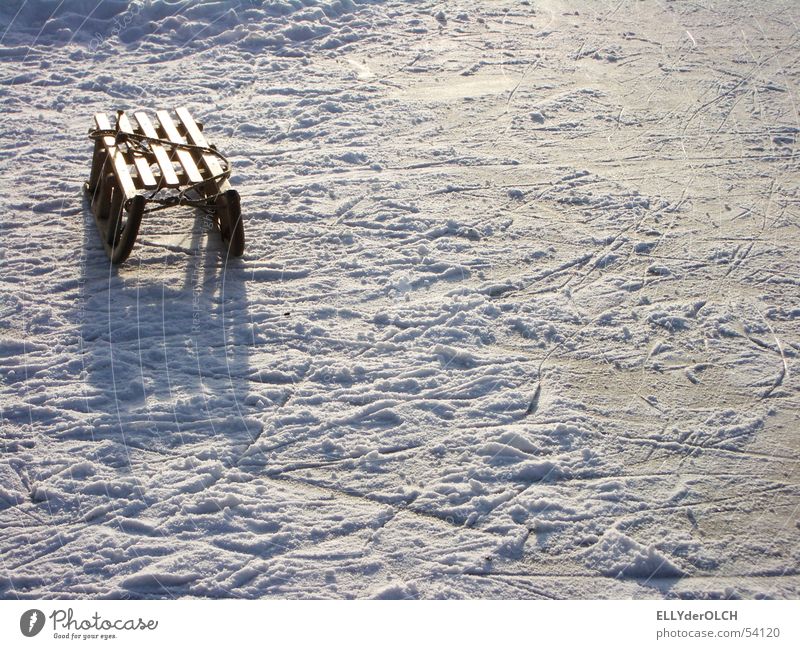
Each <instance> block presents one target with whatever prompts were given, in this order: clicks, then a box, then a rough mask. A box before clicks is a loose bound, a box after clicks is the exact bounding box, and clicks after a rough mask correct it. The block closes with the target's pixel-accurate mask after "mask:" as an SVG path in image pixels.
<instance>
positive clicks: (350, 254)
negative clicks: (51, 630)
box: [0, 0, 800, 598]
mask: <svg viewBox="0 0 800 649" xmlns="http://www.w3.org/2000/svg"><path fill="white" fill-rule="evenodd" d="M752 4H753V3H751V2H744V1H743V0H734V1H732V2H726V3H696V2H689V1H687V0H677V1H674V2H669V1H668V2H633V1H627V0H625V1H623V2H621V3H616V2H615V3H608V2H602V1H599V0H590V1H587V2H579V3H578V2H573V3H570V2H560V1H559V0H541V1H538V0H530V2H527V1H522V2H520V1H513V0H497V1H495V2H474V1H470V0H448V1H447V2H429V1H419V2H407V1H400V0H387V1H386V2H380V1H377V0H375V1H365V0H302V1H301V0H263V1H261V0H216V1H214V2H197V1H194V0H184V1H180V0H170V1H168V0H132V1H130V0H102V1H101V2H98V1H97V0H68V1H67V2H59V1H57V0H27V1H24V0H11V1H10V2H4V3H2V5H0V105H2V111H1V112H0V151H2V154H1V155H0V187H2V192H0V214H1V215H2V216H0V229H1V230H2V238H1V239H0V269H2V272H1V273H0V364H1V365H2V371H1V372H0V378H1V379H2V380H1V382H0V400H1V401H0V449H1V450H2V452H1V453H0V597H3V598H30V597H126V598H130V597H133V598H137V597H186V596H189V597H214V598H216V597H248V598H250V597H331V598H352V597H363V598H367V597H378V598H398V597H399V598H418V597H424V598H583V597H601V598H604V597H614V598H629V597H635V598H661V597H669V598H673V597H676V598H677V597H681V598H687V597H708V598H730V597H745V598H754V597H775V598H787V597H800V576H798V575H799V574H800V572H799V571H800V517H798V505H799V504H800V486H799V485H798V477H799V476H800V473H799V471H798V458H799V457H800V439H799V438H798V420H799V418H798V414H799V413H800V394H799V393H798V383H797V379H796V373H797V371H798V362H797V357H798V354H799V353H800V331H798V322H799V320H800V292H799V291H798V286H800V258H799V257H798V254H797V246H798V243H800V232H798V205H799V204H800V187H798V180H800V174H799V170H798V153H797V137H798V132H799V131H800V119H799V118H798V112H797V111H798V105H800V97H798V75H799V74H800V66H799V65H798V51H800V40H799V37H798V21H800V7H798V5H797V3H795V2H791V1H790V0H769V1H765V2H763V3H759V9H758V11H757V12H754V10H753V7H752ZM179 105H186V106H188V107H189V108H190V109H191V111H192V112H193V114H195V115H196V116H197V117H198V118H200V119H202V120H203V121H204V122H205V124H206V127H205V132H206V134H207V136H208V137H209V138H210V139H211V140H212V141H215V142H216V144H217V145H218V146H219V148H220V150H221V151H224V152H225V153H226V154H227V155H229V157H230V158H231V160H232V161H233V165H234V173H233V176H232V179H231V181H232V184H233V186H234V187H235V188H236V189H238V190H239V192H240V193H241V195H242V206H243V212H244V215H245V232H246V237H247V248H246V251H245V255H244V257H243V258H242V259H240V260H226V259H225V256H224V252H223V250H222V246H221V244H220V243H219V238H218V236H215V233H214V232H211V233H209V232H208V231H207V230H208V227H207V225H206V223H205V222H204V220H203V219H202V218H201V217H199V216H197V217H195V216H194V215H193V214H191V212H190V213H188V216H189V217H190V218H188V219H187V218H179V217H180V216H181V214H183V215H184V216H187V214H186V213H185V212H181V211H180V210H179V211H175V212H169V211H168V212H160V213H156V214H153V215H149V216H148V217H147V218H146V220H145V222H144V224H143V227H142V231H141V233H140V235H139V240H138V242H137V245H136V247H135V248H134V252H133V254H132V256H131V257H130V259H129V260H128V262H127V263H126V264H124V265H123V266H121V267H119V268H109V264H108V261H107V259H106V257H105V254H104V252H103V249H102V246H101V243H100V240H99V237H98V234H97V232H96V229H95V226H94V221H93V219H92V216H91V214H90V211H89V209H88V206H87V204H86V202H85V201H84V198H83V196H82V194H81V185H82V182H83V181H84V180H85V179H86V177H87V175H88V171H89V163H90V160H91V143H90V141H89V140H88V139H87V137H86V133H87V130H88V128H89V127H90V125H91V116H92V114H93V113H95V112H106V113H108V114H112V113H113V111H114V110H116V109H117V108H124V109H146V110H150V111H154V110H155V109H158V108H163V107H171V106H179Z"/></svg>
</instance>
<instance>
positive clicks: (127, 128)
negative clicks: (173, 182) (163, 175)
mask: <svg viewBox="0 0 800 649" xmlns="http://www.w3.org/2000/svg"><path fill="white" fill-rule="evenodd" d="M117 126H119V130H120V131H122V132H123V133H131V134H132V133H133V126H131V121H130V120H129V119H128V116H127V115H126V114H125V113H122V114H121V115H120V116H119V117H118V118H117ZM133 164H134V165H136V171H137V172H138V174H139V180H140V181H141V183H142V187H144V188H145V189H152V188H153V187H155V186H156V179H155V178H154V177H153V172H152V171H151V169H150V162H149V161H148V160H147V158H146V157H145V156H144V155H142V154H141V153H134V154H133Z"/></svg>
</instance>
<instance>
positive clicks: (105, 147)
mask: <svg viewBox="0 0 800 649" xmlns="http://www.w3.org/2000/svg"><path fill="white" fill-rule="evenodd" d="M175 114H176V115H177V122H176V121H173V119H172V116H171V115H170V114H169V112H168V111H166V110H159V111H157V113H156V116H157V119H156V120H153V121H151V119H150V117H148V116H147V114H146V113H143V112H136V113H134V114H133V116H132V117H130V116H128V115H126V114H125V112H124V111H121V110H120V111H117V118H116V123H115V124H114V126H113V127H112V126H111V122H110V121H109V119H108V117H107V116H106V115H105V114H104V113H98V114H96V115H95V116H94V123H95V127H94V128H92V129H91V130H90V131H89V138H90V139H92V140H94V157H93V158H92V171H91V176H90V177H89V181H88V182H87V183H85V185H84V189H85V190H86V192H87V194H88V195H89V198H90V200H91V208H92V212H93V213H94V218H95V222H96V223H97V229H98V230H99V231H100V237H101V238H102V240H103V246H104V247H105V249H106V253H107V254H108V256H109V258H110V259H111V262H112V263H114V264H119V263H122V262H123V261H125V260H126V259H127V258H128V255H130V253H131V250H132V249H133V244H134V243H135V242H136V235H137V234H138V233H139V225H140V223H141V221H142V217H143V216H144V215H145V214H148V213H149V212H155V211H158V210H163V209H167V208H170V207H175V206H179V205H185V206H189V207H195V208H199V209H202V210H204V211H206V212H208V213H209V214H210V215H211V216H212V218H213V219H214V220H215V222H216V223H217V225H218V226H219V231H220V234H221V235H222V241H223V243H224V244H225V248H226V250H227V253H228V254H229V255H231V256H234V257H239V256H241V254H242V253H243V252H244V226H243V224H242V215H241V208H240V204H239V194H238V192H236V190H234V189H231V186H230V183H229V182H228V177H229V176H230V171H231V167H230V163H229V162H228V160H227V158H225V156H223V155H222V154H221V153H219V152H218V151H217V149H216V147H214V146H213V145H211V144H209V143H208V142H207V141H206V138H205V136H204V135H203V126H202V124H200V123H198V122H196V121H195V120H194V118H193V117H192V116H191V114H190V113H189V111H188V110H186V108H178V109H176V111H175Z"/></svg>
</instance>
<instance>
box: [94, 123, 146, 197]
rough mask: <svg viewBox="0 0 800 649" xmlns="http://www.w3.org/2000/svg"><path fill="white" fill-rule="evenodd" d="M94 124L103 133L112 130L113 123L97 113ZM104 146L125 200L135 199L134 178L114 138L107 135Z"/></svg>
mask: <svg viewBox="0 0 800 649" xmlns="http://www.w3.org/2000/svg"><path fill="white" fill-rule="evenodd" d="M94 122H95V124H97V128H99V129H100V130H102V131H110V130H111V122H109V121H108V116H107V115H105V114H104V113H97V114H96V115H95V116H94ZM103 144H104V145H105V147H106V151H107V152H108V157H109V158H110V159H111V162H112V164H111V167H112V169H113V170H114V175H115V176H116V177H117V180H118V181H119V184H120V187H121V188H122V191H123V192H124V193H125V199H126V200H127V199H129V198H133V197H134V196H135V195H136V185H134V184H133V178H131V174H130V171H128V161H127V160H125V156H124V155H123V154H122V151H120V150H119V149H118V148H117V144H116V142H115V141H114V138H113V136H111V135H106V136H105V137H104V138H103Z"/></svg>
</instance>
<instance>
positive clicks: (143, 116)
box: [135, 112, 181, 187]
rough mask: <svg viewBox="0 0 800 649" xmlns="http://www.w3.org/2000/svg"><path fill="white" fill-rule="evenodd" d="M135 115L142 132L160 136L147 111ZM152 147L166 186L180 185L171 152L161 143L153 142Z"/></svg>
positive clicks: (147, 134)
mask: <svg viewBox="0 0 800 649" xmlns="http://www.w3.org/2000/svg"><path fill="white" fill-rule="evenodd" d="M135 116H136V121H137V122H139V128H140V129H142V133H144V134H145V135H146V136H147V137H154V138H158V133H157V132H156V129H155V126H153V122H151V121H150V118H149V117H148V116H147V113H142V112H137V113H135ZM150 148H151V149H152V151H153V154H154V155H155V156H156V162H158V167H159V169H161V179H162V185H163V186H164V187H178V186H179V185H180V184H181V183H180V181H179V180H178V175H177V174H176V173H175V167H173V166H172V161H171V160H170V159H169V153H167V151H166V149H165V148H164V147H163V146H161V145H160V144H155V143H153V144H151V145H150Z"/></svg>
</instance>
